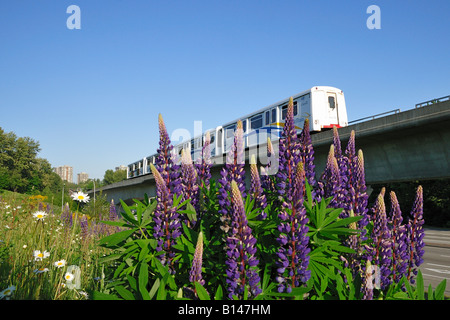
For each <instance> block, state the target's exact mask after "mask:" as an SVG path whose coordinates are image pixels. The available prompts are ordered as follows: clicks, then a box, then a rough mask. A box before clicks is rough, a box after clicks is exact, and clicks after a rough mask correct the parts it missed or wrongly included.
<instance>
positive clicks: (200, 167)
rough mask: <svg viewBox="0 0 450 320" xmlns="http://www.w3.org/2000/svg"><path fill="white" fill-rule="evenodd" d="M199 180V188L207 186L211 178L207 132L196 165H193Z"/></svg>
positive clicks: (209, 147)
mask: <svg viewBox="0 0 450 320" xmlns="http://www.w3.org/2000/svg"><path fill="white" fill-rule="evenodd" d="M195 167H196V169H197V173H198V177H199V180H200V187H203V186H209V179H210V178H211V167H212V162H211V136H210V134H209V131H208V132H207V133H206V135H205V144H204V145H203V147H202V152H201V155H200V158H199V159H198V163H196V165H195Z"/></svg>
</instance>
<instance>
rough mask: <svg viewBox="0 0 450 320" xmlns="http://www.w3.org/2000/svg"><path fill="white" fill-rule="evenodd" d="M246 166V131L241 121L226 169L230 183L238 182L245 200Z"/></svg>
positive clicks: (235, 133) (237, 125)
mask: <svg viewBox="0 0 450 320" xmlns="http://www.w3.org/2000/svg"><path fill="white" fill-rule="evenodd" d="M244 165H245V162H244V130H243V126H242V121H241V120H239V121H238V122H237V124H236V131H235V132H234V142H233V145H232V146H231V150H230V151H229V152H228V153H227V162H226V164H225V168H226V169H227V171H228V172H229V176H228V179H229V181H230V182H231V181H232V180H234V181H236V183H237V185H238V187H239V191H240V192H241V194H242V197H243V198H245V197H246V188H245V170H244Z"/></svg>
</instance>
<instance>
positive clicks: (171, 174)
mask: <svg viewBox="0 0 450 320" xmlns="http://www.w3.org/2000/svg"><path fill="white" fill-rule="evenodd" d="M158 124H159V148H158V150H157V153H158V155H157V157H156V159H155V167H156V168H157V169H158V171H159V173H160V174H161V176H162V178H163V179H164V181H165V183H166V186H167V187H168V188H169V190H170V192H171V193H172V194H177V195H179V194H180V191H181V186H180V178H179V165H178V164H177V163H176V161H174V159H173V157H174V155H173V146H172V143H171V141H170V138H169V134H168V133H167V129H166V125H165V123H164V120H163V117H162V115H161V114H159V117H158Z"/></svg>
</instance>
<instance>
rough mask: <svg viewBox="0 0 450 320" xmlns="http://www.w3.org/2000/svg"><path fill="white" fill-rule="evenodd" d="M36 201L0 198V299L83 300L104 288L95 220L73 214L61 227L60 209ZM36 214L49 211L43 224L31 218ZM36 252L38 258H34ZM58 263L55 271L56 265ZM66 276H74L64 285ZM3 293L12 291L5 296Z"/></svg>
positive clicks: (6, 195)
mask: <svg viewBox="0 0 450 320" xmlns="http://www.w3.org/2000/svg"><path fill="white" fill-rule="evenodd" d="M41 200H44V199H43V198H39V197H36V196H34V197H30V196H27V195H21V194H17V193H13V192H5V191H3V192H2V193H0V299H1V298H3V299H9V298H11V299H16V300H65V299H68V300H74V299H86V298H87V297H86V292H87V291H89V290H94V289H95V290H99V289H100V288H99V287H101V286H103V279H104V273H103V267H102V265H101V264H100V263H99V259H100V258H101V256H102V255H104V254H105V252H104V250H105V249H103V248H101V247H100V246H97V245H96V241H97V240H98V237H99V236H97V235H96V234H95V232H92V231H93V230H94V227H95V226H98V221H94V220H93V219H88V218H89V217H86V216H84V217H83V215H82V214H81V212H77V211H76V212H71V214H72V218H73V224H72V226H68V225H64V224H63V223H62V221H61V209H60V208H51V207H50V206H49V207H47V205H46V204H44V203H43V202H41ZM38 210H43V211H48V214H47V215H46V216H45V218H44V219H42V220H39V219H37V218H36V217H34V216H33V213H34V212H36V211H38ZM105 214H107V213H105ZM81 218H83V219H85V220H87V221H88V225H89V227H90V231H91V232H89V233H87V232H86V229H84V230H82V228H81V226H80V221H81ZM82 231H84V233H82ZM37 251H40V253H41V254H42V255H43V256H42V257H39V256H36V255H37V253H38V252H37ZM44 253H45V254H44ZM57 261H59V262H60V264H61V266H60V267H57V266H55V262H57ZM68 272H69V273H70V274H72V275H73V277H74V279H73V280H71V281H67V280H66V275H67V273H68ZM70 274H69V275H67V277H68V279H69V280H70V279H71V278H72V276H71V275H70ZM7 288H13V290H10V291H8V292H4V290H5V289H7ZM11 291H12V292H11Z"/></svg>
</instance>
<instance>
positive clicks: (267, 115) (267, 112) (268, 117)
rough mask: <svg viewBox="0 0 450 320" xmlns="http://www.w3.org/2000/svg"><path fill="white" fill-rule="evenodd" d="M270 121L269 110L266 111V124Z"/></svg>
mask: <svg viewBox="0 0 450 320" xmlns="http://www.w3.org/2000/svg"><path fill="white" fill-rule="evenodd" d="M269 123H270V111H266V125H268V124H269Z"/></svg>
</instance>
